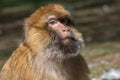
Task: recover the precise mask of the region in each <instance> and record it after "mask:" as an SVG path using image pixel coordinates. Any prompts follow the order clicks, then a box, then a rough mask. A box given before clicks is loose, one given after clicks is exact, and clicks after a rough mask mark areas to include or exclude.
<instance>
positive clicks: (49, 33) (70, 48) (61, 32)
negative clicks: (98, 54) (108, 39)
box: [25, 4, 84, 55]
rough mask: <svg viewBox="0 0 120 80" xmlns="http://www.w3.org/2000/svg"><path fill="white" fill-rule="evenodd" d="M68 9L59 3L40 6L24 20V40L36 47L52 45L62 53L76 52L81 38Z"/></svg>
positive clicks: (80, 43)
mask: <svg viewBox="0 0 120 80" xmlns="http://www.w3.org/2000/svg"><path fill="white" fill-rule="evenodd" d="M74 26H75V25H74V22H73V20H72V18H71V15H70V13H69V11H67V10H66V9H65V8H64V7H63V6H61V5H59V4H51V5H48V6H45V7H41V8H40V9H38V10H37V11H36V12H35V13H33V14H32V15H31V16H30V17H29V18H28V19H26V22H25V28H26V29H25V30H26V32H25V33H26V36H25V37H26V41H28V42H29V43H30V44H33V45H34V46H36V48H38V47H43V46H44V48H46V47H51V46H52V47H53V46H55V48H58V50H61V51H62V53H65V54H66V53H68V54H71V55H72V54H78V52H79V50H80V48H81V46H83V44H84V43H83V39H82V36H81V34H80V33H79V32H78V31H77V30H76V29H75V27H74Z"/></svg>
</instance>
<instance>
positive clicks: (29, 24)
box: [24, 18, 32, 27]
mask: <svg viewBox="0 0 120 80" xmlns="http://www.w3.org/2000/svg"><path fill="white" fill-rule="evenodd" d="M24 24H25V27H30V26H31V25H32V21H31V20H30V19H29V18H26V19H25V20H24Z"/></svg>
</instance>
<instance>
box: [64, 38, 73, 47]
mask: <svg viewBox="0 0 120 80" xmlns="http://www.w3.org/2000/svg"><path fill="white" fill-rule="evenodd" d="M70 42H71V40H70V39H63V40H62V43H63V44H64V45H65V46H66V45H69V44H70Z"/></svg>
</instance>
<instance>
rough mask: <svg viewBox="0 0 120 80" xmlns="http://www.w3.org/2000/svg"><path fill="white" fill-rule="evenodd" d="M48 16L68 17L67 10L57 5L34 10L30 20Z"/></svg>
mask: <svg viewBox="0 0 120 80" xmlns="http://www.w3.org/2000/svg"><path fill="white" fill-rule="evenodd" d="M49 15H56V17H64V16H70V13H69V11H68V10H66V9H65V8H64V7H63V6H62V5H59V4H50V5H47V6H44V7H41V8H40V9H38V10H36V11H35V12H34V13H33V14H32V15H31V16H30V18H36V20H37V18H38V19H39V18H41V17H43V16H45V17H47V16H49Z"/></svg>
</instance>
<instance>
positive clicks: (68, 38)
mask: <svg viewBox="0 0 120 80" xmlns="http://www.w3.org/2000/svg"><path fill="white" fill-rule="evenodd" d="M66 39H67V40H75V38H73V37H65V38H63V40H66Z"/></svg>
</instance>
